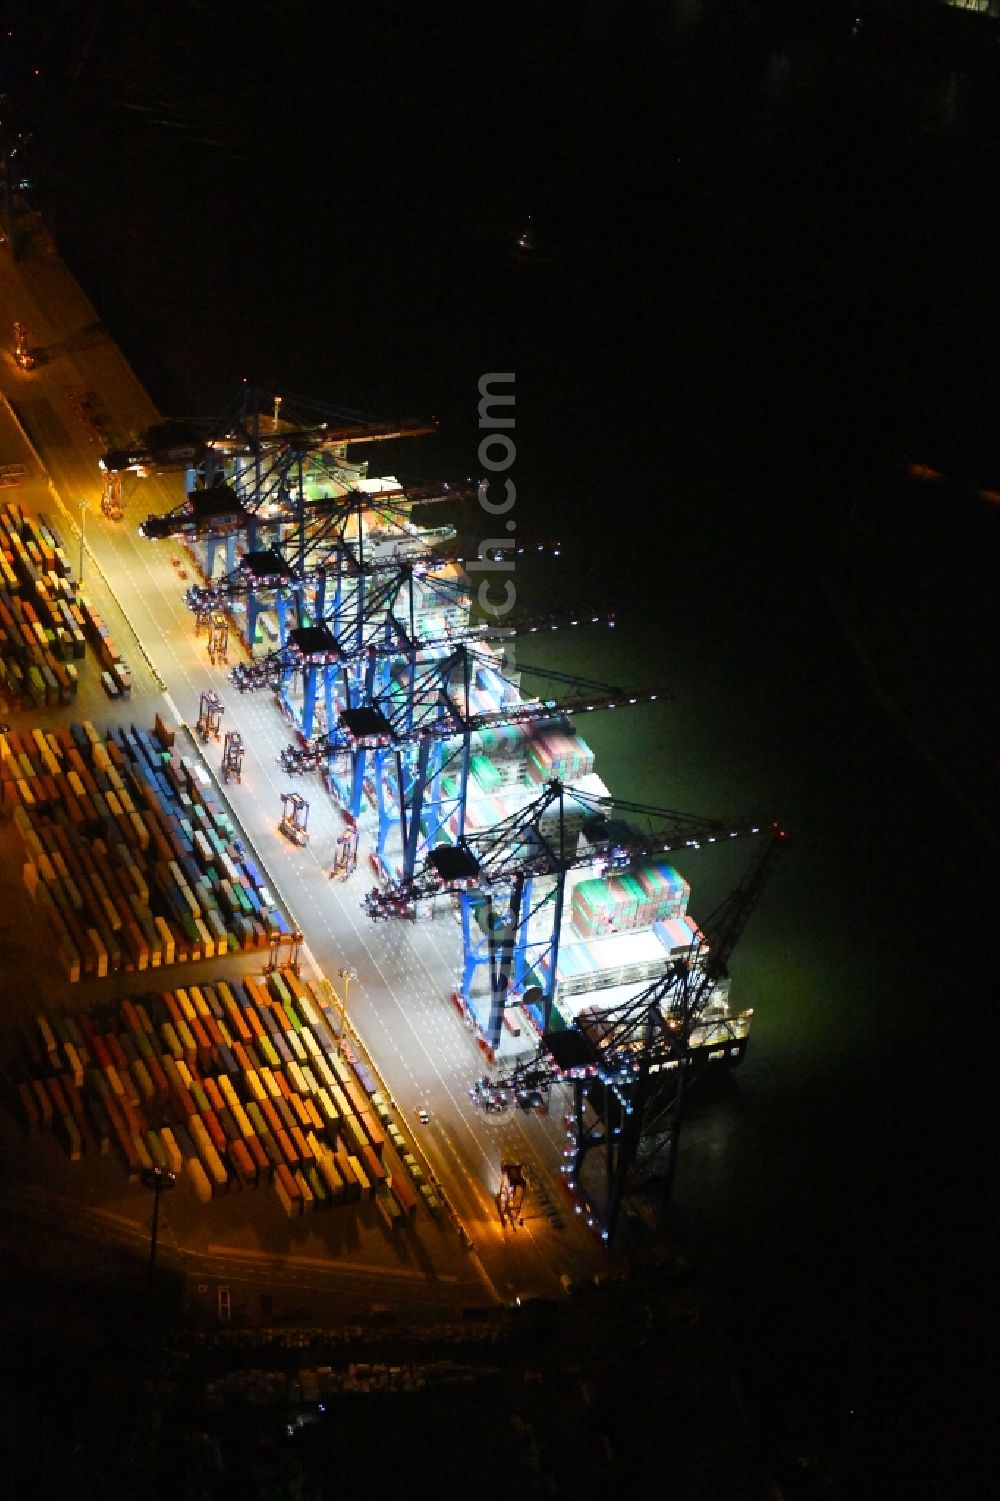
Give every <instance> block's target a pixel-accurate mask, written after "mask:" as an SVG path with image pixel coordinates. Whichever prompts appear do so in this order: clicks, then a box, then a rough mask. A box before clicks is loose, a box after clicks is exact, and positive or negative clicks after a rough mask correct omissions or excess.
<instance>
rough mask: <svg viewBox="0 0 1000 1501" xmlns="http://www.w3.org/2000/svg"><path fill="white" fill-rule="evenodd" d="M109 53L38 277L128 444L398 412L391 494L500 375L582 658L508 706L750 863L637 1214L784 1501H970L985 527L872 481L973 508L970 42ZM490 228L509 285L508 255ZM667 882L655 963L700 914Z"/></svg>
mask: <svg viewBox="0 0 1000 1501" xmlns="http://www.w3.org/2000/svg"><path fill="white" fill-rule="evenodd" d="M128 14H129V17H130V20H129V24H128V25H127V26H126V25H124V24H119V23H122V22H123V18H124V15H125V7H124V6H121V5H109V6H106V7H104V19H103V20H102V21H101V22H100V23H99V25H98V27H97V29H96V32H95V33H94V35H93V38H92V44H91V45H90V47H89V50H85V45H84V42H83V41H81V43H80V45H79V48H78V50H77V52H76V56H77V57H78V59H79V60H80V67H79V77H78V79H77V82H76V85H75V92H74V93H73V96H72V97H73V101H74V103H73V105H72V111H73V124H72V131H70V130H69V129H67V128H66V127H65V126H64V128H63V130H62V132H61V134H60V136H59V146H58V149H57V151H56V154H55V156H54V158H53V159H52V162H51V166H50V189H51V201H50V212H51V214H52V217H53V219H54V223H55V229H56V234H57V238H58V240H59V243H60V246H61V248H62V249H63V251H64V253H65V254H66V256H67V258H68V259H69V260H70V262H71V264H72V265H73V266H74V268H75V269H77V271H78V274H79V275H80V277H81V279H82V281H83V282H84V284H85V286H86V287H87V289H88V291H89V292H90V293H91V296H92V298H93V300H94V302H95V303H96V305H97V307H98V308H99V309H100V311H101V313H102V315H103V316H104V317H105V318H106V320H107V322H108V323H109V325H110V327H111V328H112V330H113V331H114V333H115V335H116V337H117V338H118V339H119V341H120V343H121V344H122V345H123V347H124V348H125V350H126V351H127V353H128V354H129V355H130V356H131V358H132V359H133V362H134V364H135V365H136V368H137V369H138V371H139V373H140V375H141V376H142V378H143V379H144V380H145V382H146V383H147V385H148V386H149V387H150V389H151V391H152V392H153V395H154V397H155V398H156V400H157V401H158V403H159V404H160V406H161V409H162V410H164V411H165V412H168V413H169V414H170V415H177V416H184V415H197V416H211V415H213V414H214V413H215V412H217V411H219V410H220V409H221V408H222V407H223V406H224V405H225V404H226V403H227V402H228V401H229V400H230V398H231V397H232V395H233V392H234V389H235V387H236V386H237V385H238V384H239V381H240V380H241V378H242V377H243V376H247V377H249V378H250V380H251V381H252V382H255V383H260V384H262V385H265V386H271V385H273V388H274V389H275V390H276V391H277V390H287V391H295V390H298V391H303V392H307V393H310V394H313V395H315V396H318V397H321V398H323V399H324V400H327V401H329V402H331V403H333V404H342V405H345V406H348V407H353V408H360V409H367V410H371V411H375V412H380V411H386V412H396V413H426V412H428V411H431V412H434V413H435V414H436V415H437V416H438V417H439V418H441V419H442V423H443V426H442V430H441V433H440V435H439V436H438V437H436V438H434V439H432V440H427V441H426V442H424V443H423V444H421V445H413V447H412V450H411V449H407V448H406V447H405V445H401V446H400V447H399V448H398V450H397V451H395V452H392V453H390V454H389V455H388V457H387V458H386V460H385V463H384V467H386V468H388V469H395V472H398V473H399V474H401V475H402V476H404V477H406V478H409V479H414V480H417V479H419V478H421V477H423V476H427V477H431V476H434V475H441V474H449V473H456V472H472V471H475V470H476V469H477V462H476V445H477V442H478V430H477V427H476V401H477V390H476V383H477V380H478V378H479V376H480V375H481V374H482V373H483V372H484V371H489V370H513V371H515V372H516V377H517V383H516V391H517V408H516V420H517V428H516V437H517V444H518V459H517V463H516V466H515V468H514V469H513V470H512V471H511V472H512V475H513V476H514V478H515V479H516V482H517V485H518V502H517V511H516V516H517V522H518V527H519V530H520V534H521V535H533V536H535V537H537V538H548V537H552V536H558V537H560V538H562V540H563V542H564V550H563V555H562V558H561V560H560V561H559V562H558V563H555V562H549V563H546V564H544V565H539V564H536V563H532V564H531V565H528V564H525V566H524V567H523V568H522V569H521V570H520V571H519V573H518V574H517V576H516V581H517V585H518V589H519V593H520V596H521V599H522V601H524V602H529V601H536V602H544V601H546V600H548V601H552V602H566V603H576V604H582V603H585V602H588V601H595V602H599V603H603V602H609V601H610V602H613V604H614V607H615V608H616V610H617V612H618V625H617V626H616V628H615V630H614V631H613V632H607V631H605V632H602V633H598V634H597V635H594V636H587V637H585V636H583V635H580V636H575V637H558V638H550V639H548V640H546V641H545V642H542V643H537V642H535V641H532V642H531V643H529V644H525V645H524V646H523V647H522V648H521V649H520V655H521V657H522V659H523V660H524V661H527V662H529V663H534V662H537V663H539V664H540V665H545V664H546V663H548V664H551V665H558V666H559V667H561V668H563V669H564V670H567V669H568V670H570V671H578V672H580V673H581V674H582V675H585V676H588V677H594V678H598V679H602V680H604V681H625V682H628V683H635V684H637V685H639V686H649V687H653V688H657V687H658V688H660V689H662V690H664V691H669V692H670V693H672V694H673V695H674V701H673V702H670V703H659V704H657V705H656V706H653V707H646V708H641V709H637V710H635V711H634V712H633V713H632V714H630V715H629V716H628V717H625V716H622V715H610V716H604V717H602V718H601V719H598V718H597V717H596V716H595V718H594V720H593V721H589V720H588V722H587V723H586V724H585V726H584V727H583V728H584V733H585V734H586V736H587V738H588V739H590V740H591V742H592V744H593V745H594V747H595V749H596V750H597V752H598V770H599V771H600V772H601V774H602V776H603V777H604V779H605V781H606V782H608V784H609V785H610V786H611V788H612V789H613V790H615V791H617V792H619V793H620V794H622V795H625V796H628V797H632V798H638V799H647V800H650V801H653V802H656V803H659V804H661V805H665V806H673V807H680V808H684V809H690V810H692V811H703V812H708V813H715V812H724V811H728V810H732V811H733V812H746V813H753V814H758V815H763V816H773V817H778V818H780V819H781V820H782V821H783V822H784V823H785V824H786V825H787V827H788V828H789V830H790V831H791V834H792V836H793V840H792V847H791V848H790V850H789V851H788V853H787V854H786V856H785V857H784V860H783V864H782V865H781V866H780V867H779V869H778V872H777V874H776V875H775V877H774V879H773V882H772V884H771V886H770V887H769V889H768V891H767V893H766V895H765V899H764V901H763V904H762V907H761V909H760V911H759V913H758V914H757V915H756V917H755V919H754V921H753V923H752V924H751V926H750V927H749V929H748V930H747V933H746V935H745V937H744V939H743V941H742V943H741V945H740V948H739V950H738V952H737V955H736V958H735V961H734V966H733V969H734V986H735V988H736V993H737V994H738V995H739V997H740V999H741V1001H744V1002H747V1003H750V1004H754V1005H755V1006H756V1008H757V1011H756V1021H755V1031H754V1038H753V1042H752V1045H751V1049H750V1052H749V1055H748V1058H747V1061H746V1064H745V1066H744V1067H743V1069H742V1070H741V1071H740V1072H739V1074H738V1076H736V1077H734V1079H733V1080H732V1082H731V1083H730V1084H727V1085H725V1086H719V1087H717V1088H715V1089H714V1091H713V1097H712V1098H711V1099H709V1098H705V1099H703V1100H702V1101H701V1102H700V1103H699V1102H698V1101H695V1102H694V1108H693V1113H692V1118H691V1122H690V1126H689V1128H686V1140H685V1146H684V1150H683V1156H682V1162H681V1167H680V1172H679V1176H678V1182H677V1192H676V1200H675V1210H674V1213H675V1218H676V1223H677V1226H678V1230H679V1233H680V1234H681V1235H682V1237H683V1239H684V1241H685V1243H686V1244H687V1245H688V1246H689V1247H691V1248H692V1249H693V1252H694V1254H695V1255H696V1257H697V1259H699V1260H700V1261H701V1262H702V1264H703V1265H705V1266H707V1267H708V1268H709V1269H710V1271H711V1274H712V1276H713V1278H714V1279H715V1281H716V1285H717V1287H718V1290H719V1300H720V1306H721V1307H722V1309H723V1311H724V1317H725V1320H726V1322H727V1324H728V1326H729V1327H730V1329H731V1330H732V1335H733V1342H734V1347H735V1350H736V1355H737V1361H738V1366H739V1369H740V1372H741V1376H742V1380H743V1385H744V1390H745V1395H746V1400H747V1403H748V1407H749V1409H750V1411H751V1414H752V1417H753V1420H754V1423H755V1425H756V1426H757V1427H758V1429H759V1431H760V1432H761V1434H762V1435H763V1444H764V1447H765V1451H766V1452H767V1454H768V1455H769V1456H770V1457H771V1458H772V1459H773V1461H774V1463H775V1465H776V1467H777V1469H778V1472H779V1473H780V1474H781V1475H782V1477H783V1479H784V1480H785V1483H786V1485H787V1487H788V1491H789V1494H790V1495H810V1494H817V1495H819V1494H832V1495H838V1496H840V1495H843V1496H860V1495H867V1494H869V1493H871V1494H876V1493H877V1494H880V1495H885V1496H901V1497H902V1496H924V1495H927V1496H945V1495H951V1496H965V1495H972V1494H975V1493H977V1488H978V1486H979V1485H980V1483H981V1478H982V1476H983V1474H984V1469H983V1466H982V1462H981V1461H982V1455H981V1453H980V1452H979V1449H978V1445H979V1443H980V1442H981V1433H980V1430H979V1428H978V1414H979V1409H980V1405H981V1402H982V1400H983V1397H984V1388H985V1364H986V1352H987V1348H988V1345H987V1339H988V1336H987V1334H986V1328H987V1326H988V1320H987V1319H986V1317H985V1313H986V1309H987V1308H988V1306H989V1294H988V1286H989V1275H988V1269H989V1266H990V1252H991V1251H992V1249H993V1242H992V1235H991V1216H990V1214H989V1211H988V1206H989V1201H990V1191H991V1189H992V1188H993V1186H994V1185H993V1184H992V1183H989V1181H988V1180H989V1178H990V1171H989V1167H988V1163H989V1153H988V1152H986V1151H984V1148H983V1143H984V1141H985V1140H986V1139H987V1135H986V1133H987V1119H988V1117H987V1113H986V1109H985V1102H986V1098H987V1093H988V1086H989V1084H990V1083H991V1081H992V1076H993V1061H992V1054H993V1051H994V1046H993V1036H992V1034H993V1012H994V1007H995V988H996V986H995V980H994V977H993V971H992V968H991V965H990V958H991V953H990V950H991V948H992V933H993V930H994V928H995V924H996V905H995V890H996V887H995V858H994V857H995V852H996V842H997V831H998V829H1000V809H998V800H997V790H996V764H997V763H996V740H995V736H994V735H993V733H992V729H993V716H992V712H991V711H992V703H993V698H994V694H993V684H994V681H995V655H994V651H993V646H994V643H995V638H996V632H995V625H996V621H995V607H994V605H993V603H992V600H993V592H994V580H995V568H996V559H997V545H996V544H997V522H998V520H1000V507H997V506H993V507H990V506H989V505H988V504H987V503H985V502H982V501H979V500H976V499H975V498H974V497H973V496H972V494H971V493H970V492H969V491H967V490H953V489H948V488H945V487H942V486H940V485H938V486H934V485H930V486H925V487H923V488H920V487H919V486H916V485H913V484H910V483H908V482H907V481H905V479H904V478H903V477H902V475H901V469H900V464H901V461H902V460H903V459H904V458H905V457H909V458H912V459H922V460H924V461H926V462H929V463H933V464H934V465H935V467H938V468H942V469H946V470H948V471H949V472H952V471H956V470H958V469H965V470H968V471H969V473H974V474H975V476H976V482H977V484H979V485H982V484H987V483H988V482H989V481H990V479H992V485H991V488H994V489H1000V463H998V462H997V430H998V425H997V405H998V397H1000V381H998V375H997V347H998V346H997V335H998V333H1000V328H998V320H997V294H996V285H997V283H996V274H995V268H996V253H997V250H998V244H997V238H998V236H997V222H998V221H997V214H996V210H997V189H996V183H997V180H998V178H997V173H996V166H997V152H998V145H1000V120H998V117H1000V90H998V89H997V87H996V83H997V79H996V72H995V69H994V68H993V67H992V64H991V62H990V57H991V56H993V57H995V56H996V52H995V46H994V49H993V51H992V53H991V51H990V43H989V40H988V39H989V38H990V37H991V36H992V33H991V32H990V31H989V30H988V29H984V30H983V32H982V33H981V37H982V43H981V44H979V43H974V44H973V45H971V46H970V45H969V44H968V43H967V42H966V40H965V38H964V34H963V38H962V39H960V41H954V40H953V39H952V38H951V37H950V36H949V35H948V34H947V33H941V35H940V36H938V34H937V33H934V34H933V45H930V44H928V34H929V33H928V32H927V28H926V24H924V25H923V29H921V28H920V27H915V26H912V25H909V24H908V22H907V14H908V13H906V12H905V11H903V10H902V8H897V13H896V18H895V20H893V21H891V22H886V21H884V20H880V19H879V14H878V13H877V12H867V11H866V12H865V24H864V25H863V26H862V28H861V30H860V32H858V33H854V32H852V18H851V17H849V16H847V14H846V12H843V11H841V10H840V9H839V8H837V7H831V8H830V11H829V13H828V16H827V17H826V18H825V19H824V18H823V17H822V15H821V16H820V17H819V18H817V16H816V15H815V14H813V15H812V16H811V18H810V19H808V20H806V19H803V17H802V16H801V14H800V13H798V12H796V11H794V10H793V9H792V8H791V7H789V8H786V9H785V10H784V11H782V10H781V9H780V8H775V9H769V8H767V7H761V6H753V5H749V4H745V5H724V4H717V5H711V4H707V3H705V4H699V3H698V0H689V3H686V4H681V3H678V4H673V5H667V6H663V7H660V8H659V10H658V11H657V12H655V19H654V17H653V15H652V14H651V13H649V12H647V10H646V8H645V7H640V6H638V5H621V6H612V5H604V4H597V3H588V4H584V5H581V6H579V7H575V8H573V10H572V11H570V10H568V9H566V10H563V9H562V8H559V7H544V6H542V7H537V8H524V7H517V6H515V7H513V8H507V7H505V8H504V9H503V10H502V11H501V10H500V9H496V10H495V11H492V12H486V13H476V14H473V12H472V11H471V10H468V9H458V8H456V10H455V11H454V12H449V11H446V10H445V9H438V8H435V7H420V8H419V9H418V8H416V7H413V8H409V7H403V8H399V9H398V10H395V9H393V8H380V7H377V6H375V7H369V8H366V9H365V11H364V13H363V18H362V16H361V13H360V12H356V11H353V10H352V11H350V12H349V13H348V16H349V17H350V18H345V16H344V15H343V14H342V13H341V12H340V11H339V10H338V13H337V18H336V21H334V20H333V19H330V20H327V21H319V20H317V15H318V14H325V10H324V8H321V7H309V6H304V5H296V4H289V5H286V6H281V7H278V6H268V5H262V6H260V7H257V8H256V9H255V10H253V12H252V14H251V13H250V12H247V13H246V14H245V15H244V19H243V24H242V25H241V26H240V28H239V31H238V34H235V35H234V33H233V31H232V29H231V28H230V27H229V26H228V25H226V24H225V23H224V22H223V21H222V20H221V19H219V17H218V15H217V13H216V12H215V10H214V9H213V8H212V7H208V6H195V5H186V6H185V5H179V6H172V7H165V6H164V7H160V6H152V7H146V8H140V12H139V15H138V16H136V14H135V13H134V11H132V10H130V11H129V13H128ZM979 35H980V34H978V33H977V36H979ZM527 213H531V214H533V216H534V222H535V223H536V225H537V227H538V230H539V232H540V233H542V234H543V235H545V236H547V237H548V238H549V239H550V240H551V241H552V243H553V245H554V246H555V248H556V250H557V252H558V253H557V255H556V257H555V259H553V260H552V261H550V262H548V263H546V264H531V265H525V264H520V263H517V262H516V261H514V260H513V259H512V258H511V257H510V256H509V255H508V254H507V249H506V246H507V237H508V236H509V235H510V234H511V232H512V231H513V230H515V229H517V228H519V227H520V226H521V224H522V223H523V221H524V218H525V215H526V214H527ZM464 525H465V527H466V528H467V531H468V536H469V540H470V541H471V542H472V544H473V546H474V545H475V543H476V541H477V540H478V537H479V536H481V535H488V534H489V533H488V532H483V531H482V529H481V522H480V520H479V519H477V517H476V515H475V514H468V515H466V517H465V518H464ZM685 872H686V874H687V875H688V876H689V878H690V879H691V880H692V883H693V886H694V898H693V903H692V905H693V906H694V908H695V911H696V912H700V913H701V914H702V915H703V916H704V915H706V914H707V912H708V911H709V910H711V906H712V904H713V902H714V900H715V899H716V897H720V896H721V895H723V894H724V892H725V889H726V887H725V883H726V880H727V879H730V878H732V876H733V872H732V871H731V870H727V869H725V868H723V869H722V870H715V871H713V870H712V869H711V868H710V863H709V861H708V857H706V863H705V865H704V867H702V866H701V865H698V866H696V865H695V864H694V862H693V861H692V862H691V863H690V864H689V865H688V866H687V867H685ZM803 1458H806V1459H808V1460H809V1461H810V1464H811V1465H813V1466H814V1468H812V1469H809V1470H807V1469H804V1468H803V1466H802V1465H801V1464H800V1463H799V1461H800V1460H801V1459H803ZM823 1474H826V1475H828V1476H829V1477H832V1478H830V1479H829V1480H828V1482H823V1481H821V1479H820V1478H818V1477H820V1476H821V1475H823ZM824 1484H826V1485H827V1487H828V1488H827V1489H824V1488H823V1487H824Z"/></svg>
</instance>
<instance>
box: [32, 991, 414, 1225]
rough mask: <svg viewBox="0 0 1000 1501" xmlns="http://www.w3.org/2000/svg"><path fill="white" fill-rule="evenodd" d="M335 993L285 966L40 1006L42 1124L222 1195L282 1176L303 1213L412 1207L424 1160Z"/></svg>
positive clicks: (74, 1150) (37, 1041) (37, 1043)
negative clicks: (363, 1058)
mask: <svg viewBox="0 0 1000 1501" xmlns="http://www.w3.org/2000/svg"><path fill="white" fill-rule="evenodd" d="M335 1000H336V997H335V995H334V993H333V991H332V989H331V988H330V987H329V986H328V984H327V982H326V981H322V982H318V983H314V982H306V981H302V980H300V979H299V978H298V976H296V975H295V974H294V973H293V972H292V971H290V970H278V971H274V972H273V973H271V974H270V975H269V976H268V977H267V979H266V980H264V979H255V978H252V977H245V978H243V979H242V980H240V981H237V982H233V983H232V984H229V983H227V982H225V981H221V980H217V981H215V982H213V983H212V984H204V985H200V986H194V985H192V986H189V987H187V988H186V989H181V988H177V989H174V990H172V991H158V992H155V993H149V994H145V995H141V996H137V997H136V998H135V999H126V1000H123V1001H120V1002H117V1003H116V1004H115V1005H114V1006H111V1007H107V1008H103V1009H102V1010H100V1011H78V1012H74V1013H72V1014H68V1013H67V1014H62V1015H53V1016H45V1015H40V1016H38V1017H37V1018H36V1019H35V1022H34V1024H33V1025H32V1026H31V1027H29V1028H27V1029H26V1031H25V1034H24V1039H23V1041H24V1054H25V1063H26V1069H25V1077H24V1078H22V1080H21V1081H20V1084H19V1092H20V1097H21V1106H22V1112H23V1115H24V1118H25V1121H26V1124H27V1125H28V1127H29V1129H31V1130H34V1131H37V1130H41V1129H43V1128H44V1129H51V1130H54V1131H55V1132H56V1134H57V1135H58V1136H59V1138H60V1139H61V1141H62V1142H63V1143H64V1144H65V1146H66V1147H67V1150H68V1151H69V1154H70V1156H71V1158H73V1159H74V1160H77V1159H79V1158H80V1157H82V1156H83V1155H84V1153H86V1152H101V1153H108V1152H111V1151H114V1152H116V1153H117V1154H118V1155H119V1156H120V1157H121V1158H122V1160H123V1161H124V1163H125V1165H126V1167H127V1169H128V1172H129V1174H130V1176H131V1177H133V1178H134V1177H136V1176H137V1175H138V1174H139V1173H140V1172H141V1171H142V1170H143V1169H149V1168H152V1167H165V1168H168V1169H169V1170H170V1171H171V1172H174V1173H176V1174H178V1175H183V1176H184V1177H185V1178H186V1180H187V1181H188V1182H189V1183H190V1185H191V1187H192V1188H193V1189H194V1191H195V1193H196V1194H197V1196H198V1198H199V1199H201V1200H203V1201H206V1202H207V1201H208V1200H209V1199H212V1198H217V1197H220V1196H221V1195H223V1194H227V1193H235V1192H239V1191H240V1190H243V1189H253V1188H258V1187H262V1186H264V1185H270V1186H272V1187H273V1188H274V1191H275V1193H276V1194H277V1197H278V1199H279V1201H280V1203H281V1206H282V1208H283V1209H284V1211H285V1213H286V1215H289V1216H290V1217H295V1216H298V1215H303V1214H308V1213H311V1212H312V1211H313V1210H316V1209H324V1208H327V1207H329V1206H331V1205H334V1204H344V1203H352V1202H358V1201H361V1200H368V1199H377V1200H378V1203H379V1209H380V1212H381V1213H382V1215H383V1218H385V1220H386V1223H388V1224H395V1223H397V1222H401V1221H403V1220H405V1218H406V1217H408V1216H409V1215H411V1214H412V1213H413V1212H414V1211H415V1209H416V1207H417V1187H418V1186H419V1181H415V1180H419V1178H422V1176H423V1175H422V1174H421V1173H420V1169H419V1166H418V1165H417V1163H416V1161H415V1160H414V1159H411V1160H410V1161H407V1160H405V1159H406V1158H408V1157H409V1154H408V1153H407V1152H406V1147H405V1141H404V1139H403V1136H402V1133H401V1132H400V1130H399V1127H398V1126H397V1125H396V1124H395V1122H393V1121H392V1118H391V1111H390V1109H389V1107H388V1105H387V1103H386V1101H385V1099H384V1098H383V1096H382V1095H381V1094H380V1092H379V1090H378V1089H377V1088H372V1089H368V1088H366V1085H376V1084H377V1080H376V1079H375V1077H374V1075H373V1074H372V1073H371V1071H370V1070H369V1069H368V1068H367V1067H366V1066H364V1065H361V1064H359V1063H358V1062H357V1061H356V1060H355V1059H354V1057H353V1054H352V1053H351V1050H350V1049H349V1047H347V1045H346V1044H345V1042H344V1040H343V1038H342V1035H341V1023H340V1020H339V1017H338V1014H337V1009H336V1005H335V1004H331V1003H332V1002H335ZM387 1132H388V1133H389V1139H388V1140H387ZM432 1207H433V1206H432Z"/></svg>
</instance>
